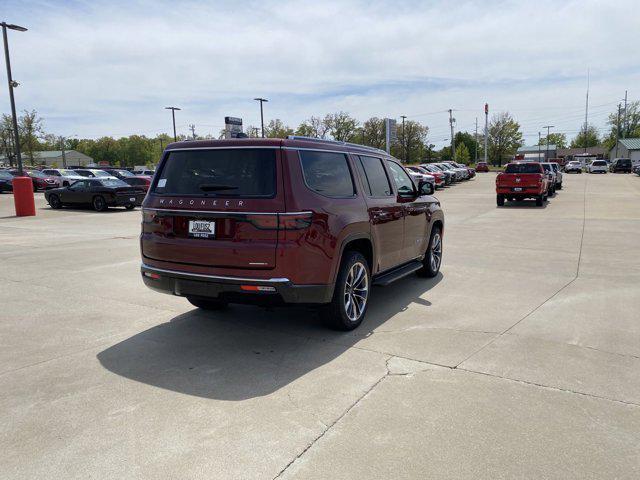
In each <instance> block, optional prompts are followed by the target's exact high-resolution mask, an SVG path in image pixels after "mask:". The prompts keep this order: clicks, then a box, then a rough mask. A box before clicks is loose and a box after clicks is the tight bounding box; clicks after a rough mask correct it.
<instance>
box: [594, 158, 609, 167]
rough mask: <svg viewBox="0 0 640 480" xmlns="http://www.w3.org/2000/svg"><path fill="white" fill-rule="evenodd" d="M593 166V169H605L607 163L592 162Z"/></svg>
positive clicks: (600, 161)
mask: <svg viewBox="0 0 640 480" xmlns="http://www.w3.org/2000/svg"><path fill="white" fill-rule="evenodd" d="M593 165H594V166H595V167H606V166H607V162H605V161H604V160H599V161H596V162H593Z"/></svg>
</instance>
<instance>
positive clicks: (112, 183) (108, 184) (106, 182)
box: [100, 178, 129, 187]
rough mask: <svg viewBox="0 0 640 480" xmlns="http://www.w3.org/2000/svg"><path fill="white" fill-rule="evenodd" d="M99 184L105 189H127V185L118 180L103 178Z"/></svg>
mask: <svg viewBox="0 0 640 480" xmlns="http://www.w3.org/2000/svg"><path fill="white" fill-rule="evenodd" d="M100 183H101V184H102V185H104V186H105V187H128V186H129V184H127V183H125V182H123V181H122V180H120V179H119V178H105V179H104V180H100Z"/></svg>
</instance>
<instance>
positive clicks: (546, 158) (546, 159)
mask: <svg viewBox="0 0 640 480" xmlns="http://www.w3.org/2000/svg"><path fill="white" fill-rule="evenodd" d="M542 128H546V129H547V153H546V154H545V156H544V161H545V162H548V161H549V130H550V129H552V128H555V126H554V125H545V126H544V127H542ZM538 143H540V142H538Z"/></svg>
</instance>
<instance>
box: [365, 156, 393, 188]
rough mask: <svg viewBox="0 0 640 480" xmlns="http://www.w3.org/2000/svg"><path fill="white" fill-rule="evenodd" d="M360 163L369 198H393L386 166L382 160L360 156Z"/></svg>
mask: <svg viewBox="0 0 640 480" xmlns="http://www.w3.org/2000/svg"><path fill="white" fill-rule="evenodd" d="M358 163H359V168H360V170H361V172H362V174H363V175H362V176H363V183H364V185H365V189H366V190H367V193H368V194H369V196H371V197H389V196H391V184H390V183H389V177H387V172H386V171H385V169H384V165H382V160H381V159H380V158H375V157H367V156H360V157H358Z"/></svg>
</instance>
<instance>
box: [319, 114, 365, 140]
mask: <svg viewBox="0 0 640 480" xmlns="http://www.w3.org/2000/svg"><path fill="white" fill-rule="evenodd" d="M324 122H325V123H326V125H327V126H328V127H329V128H328V132H329V134H330V135H331V137H332V138H333V139H334V140H338V141H340V142H348V141H349V139H350V138H352V137H353V135H354V134H355V133H356V132H357V130H358V121H357V120H356V119H355V118H353V117H351V116H349V114H348V113H346V112H337V113H331V114H328V115H327V116H326V117H325V119H324Z"/></svg>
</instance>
